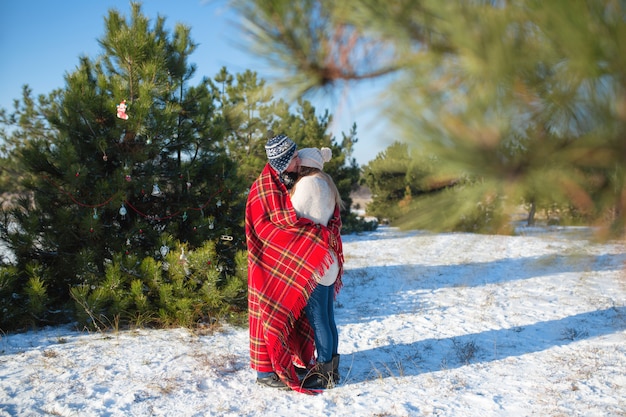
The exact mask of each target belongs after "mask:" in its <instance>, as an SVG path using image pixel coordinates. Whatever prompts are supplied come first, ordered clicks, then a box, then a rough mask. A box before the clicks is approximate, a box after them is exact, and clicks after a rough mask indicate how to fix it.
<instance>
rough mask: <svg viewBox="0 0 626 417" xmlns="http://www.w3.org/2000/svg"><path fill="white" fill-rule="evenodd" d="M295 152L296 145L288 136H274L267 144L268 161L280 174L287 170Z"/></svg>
mask: <svg viewBox="0 0 626 417" xmlns="http://www.w3.org/2000/svg"><path fill="white" fill-rule="evenodd" d="M295 152H296V144H295V142H294V141H292V140H291V139H289V137H288V136H287V135H277V136H274V137H273V138H271V139H270V140H268V141H267V143H266V144H265V153H266V154H267V159H269V162H270V165H271V166H272V168H274V169H275V170H276V171H278V173H279V174H282V173H283V171H285V170H286V169H287V167H288V166H289V163H290V162H291V159H292V158H293V155H294V153H295Z"/></svg>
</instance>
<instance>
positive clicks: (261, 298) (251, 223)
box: [245, 135, 341, 393]
mask: <svg viewBox="0 0 626 417" xmlns="http://www.w3.org/2000/svg"><path fill="white" fill-rule="evenodd" d="M296 149H297V147H296V144H295V143H294V142H293V141H292V140H291V139H290V138H289V137H287V136H286V135H277V136H273V137H271V138H270V139H269V140H268V142H267V144H266V145H265V151H266V153H267V157H268V163H267V164H266V166H265V168H263V171H262V172H261V174H260V175H259V177H258V178H257V180H256V181H255V182H254V183H253V184H252V186H251V187H250V192H249V194H248V200H247V203H246V217H245V219H246V242H247V248H248V316H249V329H250V365H251V367H252V369H254V370H255V371H256V372H257V383H258V384H261V385H264V386H268V387H272V388H279V389H282V388H288V389H292V390H295V391H299V392H305V393H314V392H315V391H316V389H317V388H321V386H310V385H308V386H307V387H308V388H303V387H302V384H301V381H300V378H299V377H298V375H296V370H295V369H294V366H293V363H294V362H296V363H297V364H299V365H300V366H306V365H309V364H310V363H312V361H314V349H315V346H314V340H315V335H314V331H313V329H312V327H311V325H310V323H309V320H308V319H307V317H306V313H304V309H305V307H306V305H307V302H308V300H309V298H310V295H311V294H312V292H313V291H314V289H315V288H316V287H317V281H316V277H317V276H320V275H323V272H324V271H325V270H326V269H327V268H328V265H329V264H330V263H331V262H332V259H331V257H330V254H329V250H328V248H329V247H332V246H333V242H337V240H338V238H337V237H338V236H340V234H339V233H340V228H341V223H340V222H338V221H340V220H339V219H337V220H335V219H333V220H331V221H330V222H329V223H328V227H323V226H320V225H319V224H316V223H315V222H313V221H311V220H309V219H306V218H298V216H297V213H296V211H295V210H294V208H293V206H292V204H291V201H290V195H289V194H290V193H289V191H288V189H289V188H290V187H289V185H290V184H292V181H291V176H290V175H287V174H289V173H290V172H291V171H293V173H294V174H296V173H297V171H298V167H299V158H298V153H297V150H296ZM303 259H306V262H302V260H303ZM302 313H304V314H302Z"/></svg>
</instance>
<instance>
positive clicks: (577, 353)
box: [0, 227, 626, 417]
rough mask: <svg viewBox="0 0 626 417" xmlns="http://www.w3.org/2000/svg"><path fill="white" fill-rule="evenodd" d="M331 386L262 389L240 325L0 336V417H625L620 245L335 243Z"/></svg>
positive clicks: (555, 240)
mask: <svg viewBox="0 0 626 417" xmlns="http://www.w3.org/2000/svg"><path fill="white" fill-rule="evenodd" d="M344 247H345V249H344V250H345V257H346V274H345V279H344V281H345V287H344V289H343V291H342V292H341V293H340V295H339V298H338V300H337V305H336V316H337V319H338V325H339V333H340V334H339V336H340V346H339V349H340V353H341V355H342V356H341V365H340V372H341V376H342V380H341V382H340V384H339V386H338V387H336V388H335V389H332V390H327V391H326V392H324V393H323V394H320V395H317V396H309V395H304V394H298V393H295V392H285V391H277V390H272V389H270V388H264V387H261V386H258V385H256V384H255V382H254V379H255V374H254V372H253V371H252V370H251V369H250V368H249V366H248V334H247V329H239V328H232V327H226V328H224V329H222V331H219V332H215V333H212V334H203V335H200V334H194V333H192V332H190V331H188V330H185V329H174V330H148V329H138V330H130V331H119V332H111V333H85V332H82V333H81V332H77V331H74V330H72V329H71V328H70V327H55V328H46V329H42V330H39V331H34V332H28V333H22V334H9V335H6V334H2V337H1V338H0V416H40V415H50V416H110V417H113V416H265V415H267V416H274V417H280V416H285V417H292V416H321V415H329V416H331V415H332V416H371V417H374V416H377V417H382V416H463V417H470V416H476V417H486V416H602V417H606V416H624V415H626V276H625V272H624V271H625V270H626V268H625V262H626V248H625V247H624V244H623V243H617V242H615V243H608V244H606V243H605V244H595V243H592V242H591V241H589V240H587V239H585V236H584V234H583V231H581V230H578V229H554V230H548V231H546V230H541V229H537V230H528V229H527V230H526V231H525V232H524V233H523V235H522V236H514V237H512V236H508V237H507V236H482V235H472V234H428V233H422V232H400V231H398V230H396V229H393V228H387V227H381V228H380V229H379V230H378V231H377V232H373V233H367V234H363V235H360V236H345V237H344Z"/></svg>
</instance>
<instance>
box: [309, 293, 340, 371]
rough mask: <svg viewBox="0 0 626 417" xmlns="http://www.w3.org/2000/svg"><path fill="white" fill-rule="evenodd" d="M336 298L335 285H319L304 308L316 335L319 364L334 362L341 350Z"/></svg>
mask: <svg viewBox="0 0 626 417" xmlns="http://www.w3.org/2000/svg"><path fill="white" fill-rule="evenodd" d="M334 298H335V284H333V285H330V286H324V285H318V286H317V287H315V290H314V291H313V293H312V294H311V297H310V298H309V302H308V304H307V305H306V307H305V308H304V311H305V313H306V315H307V317H308V319H309V322H310V323H311V326H312V327H313V332H314V334H315V348H316V349H317V361H318V362H328V361H330V360H332V359H333V355H336V354H337V351H338V348H339V335H338V332H337V325H336V324H335V306H334Z"/></svg>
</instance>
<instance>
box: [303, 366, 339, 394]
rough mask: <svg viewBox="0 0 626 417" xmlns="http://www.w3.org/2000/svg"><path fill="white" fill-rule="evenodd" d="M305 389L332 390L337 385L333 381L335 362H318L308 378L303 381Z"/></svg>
mask: <svg viewBox="0 0 626 417" xmlns="http://www.w3.org/2000/svg"><path fill="white" fill-rule="evenodd" d="M300 385H302V387H303V388H307V389H327V388H332V387H333V386H334V385H335V383H334V379H333V361H332V360H330V361H328V362H318V363H317V364H315V366H314V367H313V368H312V369H311V370H310V371H309V373H308V374H307V376H305V377H304V379H303V380H302V381H301V384H300Z"/></svg>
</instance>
